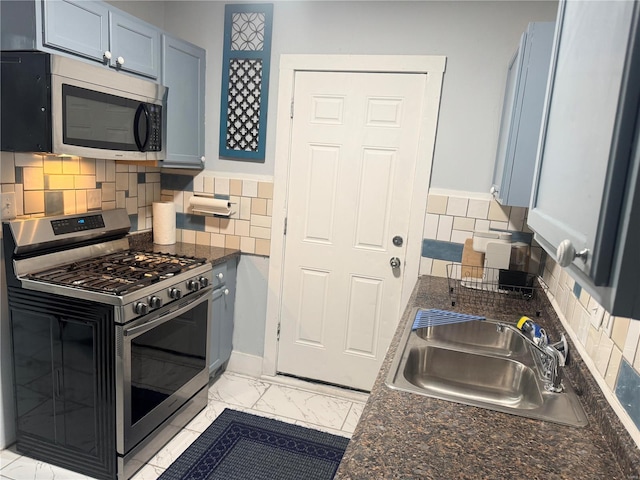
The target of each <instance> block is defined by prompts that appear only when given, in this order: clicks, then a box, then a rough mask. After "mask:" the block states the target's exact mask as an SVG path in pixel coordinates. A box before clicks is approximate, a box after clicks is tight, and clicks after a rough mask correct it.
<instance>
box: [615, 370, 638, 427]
mask: <svg viewBox="0 0 640 480" xmlns="http://www.w3.org/2000/svg"><path fill="white" fill-rule="evenodd" d="M616 397H618V400H620V403H621V404H622V406H623V407H624V409H625V410H626V411H627V413H628V414H629V416H630V417H631V420H633V423H635V424H636V427H638V428H640V402H639V401H638V399H639V398H640V374H638V372H636V371H635V370H634V369H633V367H632V366H631V365H629V363H628V362H627V361H626V360H625V359H622V364H621V365H620V371H619V372H618V381H617V382H616Z"/></svg>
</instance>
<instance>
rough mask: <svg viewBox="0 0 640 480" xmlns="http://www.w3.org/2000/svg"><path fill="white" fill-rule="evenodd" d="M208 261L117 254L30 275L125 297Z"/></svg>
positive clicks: (125, 253) (57, 283)
mask: <svg viewBox="0 0 640 480" xmlns="http://www.w3.org/2000/svg"><path fill="white" fill-rule="evenodd" d="M206 262H207V260H206V259H205V258H194V257H185V256H179V255H172V254H166V253H156V252H133V251H125V252H117V253H111V254H108V255H103V256H100V257H95V258H89V259H87V260H82V261H78V262H73V263H69V264H67V265H62V266H57V267H54V268H50V269H48V270H43V271H41V272H37V273H33V274H29V275H27V278H29V279H31V280H38V281H42V282H46V283H52V284H55V285H62V286H67V287H72V288H78V289H82V290H91V291H94V292H100V293H107V294H111V295H118V296H120V295H124V294H126V293H131V292H133V291H135V290H139V289H141V288H144V287H147V286H149V285H152V284H154V283H158V282H160V281H162V280H166V279H170V278H171V277H173V276H174V275H177V274H180V273H183V272H186V271H188V270H191V269H193V268H195V267H198V266H200V265H203V264H205V263H206Z"/></svg>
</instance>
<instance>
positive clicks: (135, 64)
mask: <svg viewBox="0 0 640 480" xmlns="http://www.w3.org/2000/svg"><path fill="white" fill-rule="evenodd" d="M109 39H110V42H109V47H110V49H111V58H110V59H109V66H111V67H113V68H119V69H122V70H126V71H127V72H132V73H138V74H140V75H145V76H147V77H151V78H158V77H159V76H160V31H159V30H158V29H157V28H155V27H153V26H151V25H149V24H148V23H145V22H143V21H142V20H138V19H137V18H134V17H131V16H130V15H125V14H123V13H119V12H116V11H114V10H112V11H110V12H109ZM121 61H122V62H121Z"/></svg>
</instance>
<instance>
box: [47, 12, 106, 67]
mask: <svg viewBox="0 0 640 480" xmlns="http://www.w3.org/2000/svg"><path fill="white" fill-rule="evenodd" d="M37 7H38V6H37V5H36V8H37ZM42 8H43V11H42V23H43V28H42V43H43V45H45V46H48V47H51V48H55V49H61V50H65V51H67V52H69V53H72V54H74V55H81V56H83V57H87V58H91V59H93V60H97V61H99V62H102V61H103V58H104V54H105V52H107V51H108V50H109V8H108V5H107V4H105V3H103V2H93V1H84V0H56V1H45V2H42Z"/></svg>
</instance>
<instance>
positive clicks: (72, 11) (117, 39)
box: [0, 0, 162, 79]
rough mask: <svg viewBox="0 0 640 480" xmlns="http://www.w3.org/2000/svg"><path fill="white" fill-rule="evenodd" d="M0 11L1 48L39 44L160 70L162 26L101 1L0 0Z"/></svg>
mask: <svg viewBox="0 0 640 480" xmlns="http://www.w3.org/2000/svg"><path fill="white" fill-rule="evenodd" d="M0 13H1V15H2V19H1V20H2V23H1V25H0V27H1V30H0V34H1V40H2V49H3V50H24V49H28V50H41V51H44V52H48V53H57V54H62V55H68V56H74V57H79V58H81V59H84V60H86V61H90V62H92V63H96V62H98V63H100V64H102V65H105V66H107V67H111V68H116V69H118V70H122V71H126V72H129V73H133V74H136V75H142V76H145V77H147V78H151V79H158V78H159V76H160V36H161V33H162V32H161V30H160V29H158V28H156V27H154V26H153V25H151V24H148V23H146V22H143V21H142V20H140V19H137V18H136V17H134V16H132V15H129V14H127V13H125V12H123V11H121V10H119V9H117V8H115V7H113V6H111V5H109V4H107V3H105V2H101V1H93V0H47V1H44V0H25V1H3V2H2V4H1V12H0Z"/></svg>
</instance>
